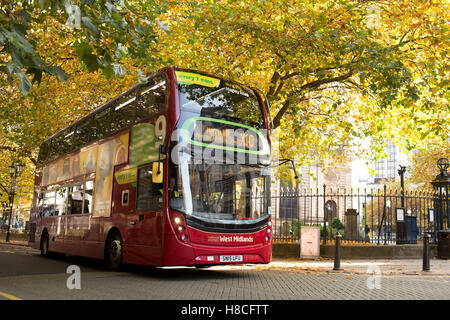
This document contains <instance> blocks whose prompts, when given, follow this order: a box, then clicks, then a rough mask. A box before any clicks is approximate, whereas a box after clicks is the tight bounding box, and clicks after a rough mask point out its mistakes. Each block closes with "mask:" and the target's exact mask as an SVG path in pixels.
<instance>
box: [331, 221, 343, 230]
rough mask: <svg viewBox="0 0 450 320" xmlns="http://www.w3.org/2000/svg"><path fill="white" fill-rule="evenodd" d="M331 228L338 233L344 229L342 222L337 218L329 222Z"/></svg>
mask: <svg viewBox="0 0 450 320" xmlns="http://www.w3.org/2000/svg"><path fill="white" fill-rule="evenodd" d="M331 227H332V228H333V229H334V230H337V231H338V232H339V231H340V230H344V229H345V225H344V223H342V221H341V220H340V219H339V218H334V219H333V220H332V221H331Z"/></svg>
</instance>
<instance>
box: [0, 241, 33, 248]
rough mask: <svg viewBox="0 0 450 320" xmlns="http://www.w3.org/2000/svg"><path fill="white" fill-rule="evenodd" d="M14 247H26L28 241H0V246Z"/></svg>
mask: <svg viewBox="0 0 450 320" xmlns="http://www.w3.org/2000/svg"><path fill="white" fill-rule="evenodd" d="M5 244H6V245H9V244H12V245H15V246H24V247H28V241H16V240H10V241H9V242H6V241H5V240H0V245H5Z"/></svg>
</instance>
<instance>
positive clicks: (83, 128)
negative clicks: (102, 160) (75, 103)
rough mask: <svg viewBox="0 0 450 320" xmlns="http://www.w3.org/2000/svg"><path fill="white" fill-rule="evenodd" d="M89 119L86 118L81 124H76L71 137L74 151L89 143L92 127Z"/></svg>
mask: <svg viewBox="0 0 450 320" xmlns="http://www.w3.org/2000/svg"><path fill="white" fill-rule="evenodd" d="M91 119H92V117H89V118H86V119H84V120H83V121H82V122H81V123H79V124H77V126H76V129H75V133H74V137H73V147H74V149H79V148H81V147H83V146H84V145H86V144H88V143H89V141H90V135H91V127H92V121H91Z"/></svg>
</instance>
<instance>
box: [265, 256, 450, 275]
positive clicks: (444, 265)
mask: <svg viewBox="0 0 450 320" xmlns="http://www.w3.org/2000/svg"><path fill="white" fill-rule="evenodd" d="M422 263H423V262H422V259H395V260H394V259H392V260H388V259H364V260H363V259H359V260H349V259H341V269H342V271H334V270H333V267H334V260H331V259H330V260H328V259H320V260H317V261H315V260H300V259H274V260H273V261H272V262H271V263H270V264H269V265H267V266H264V268H266V269H269V270H276V269H278V270H281V269H289V270H297V271H304V272H344V273H346V272H350V273H354V274H381V275H442V276H444V275H445V276H450V260H442V259H430V271H428V272H427V271H422Z"/></svg>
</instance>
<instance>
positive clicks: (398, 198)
mask: <svg viewBox="0 0 450 320" xmlns="http://www.w3.org/2000/svg"><path fill="white" fill-rule="evenodd" d="M402 199H403V200H404V201H403V203H404V208H402V205H401V204H402ZM449 203H450V202H449V197H448V194H445V193H443V194H442V193H441V194H440V193H438V192H436V191H408V190H407V191H405V192H404V194H402V193H401V191H399V190H387V188H386V186H384V188H379V189H350V190H348V189H341V188H331V187H330V188H328V187H326V186H323V188H317V189H303V190H297V189H293V188H285V189H281V190H280V191H278V192H276V193H273V194H272V199H271V207H272V223H273V230H274V240H275V241H278V242H298V241H299V239H300V236H301V226H304V225H308V226H311V225H316V226H319V227H320V230H321V231H320V235H321V240H322V243H327V241H330V240H333V239H334V235H335V234H336V232H339V233H340V234H341V235H342V240H343V241H344V242H369V243H376V244H396V243H400V241H398V240H399V239H398V237H399V236H400V235H397V231H398V230H399V229H398V228H397V223H398V222H397V215H398V214H400V213H401V212H404V217H403V221H401V220H399V226H401V223H405V226H404V228H406V229H408V239H406V240H405V241H404V242H403V243H416V242H417V240H420V239H422V237H423V235H424V234H425V233H427V234H430V235H431V237H432V240H431V241H433V240H435V239H436V232H437V231H438V230H441V229H445V228H450V226H449V218H448V217H449V209H450V208H449ZM397 209H400V211H398V210H397ZM401 209H403V210H401ZM398 218H399V219H400V218H401V217H400V216H398ZM406 229H405V230H406ZM405 232H406V231H405ZM411 234H412V235H411ZM402 236H405V235H402ZM405 237H406V236H405ZM411 237H412V238H411Z"/></svg>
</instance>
